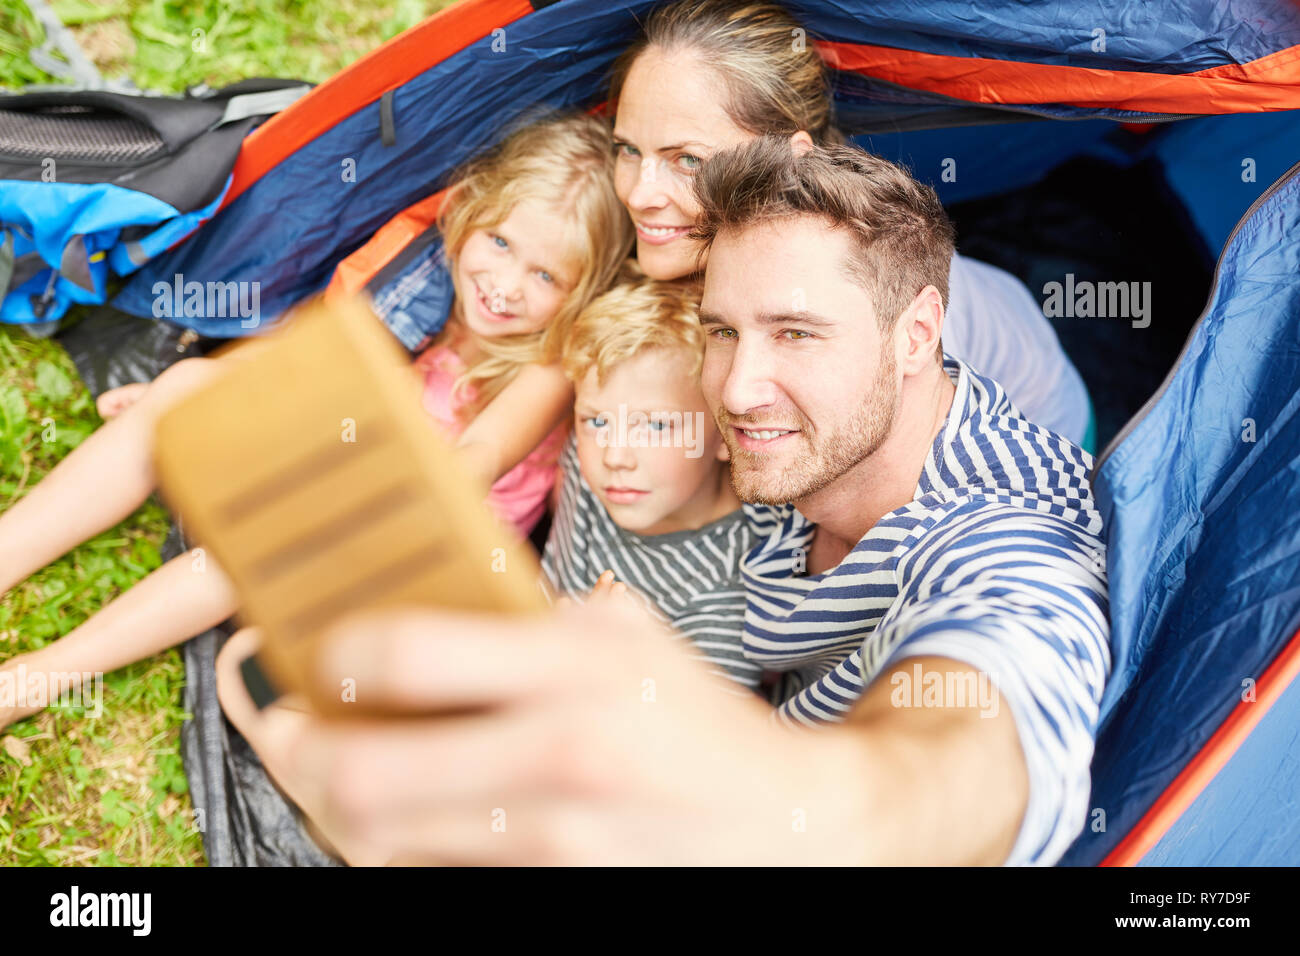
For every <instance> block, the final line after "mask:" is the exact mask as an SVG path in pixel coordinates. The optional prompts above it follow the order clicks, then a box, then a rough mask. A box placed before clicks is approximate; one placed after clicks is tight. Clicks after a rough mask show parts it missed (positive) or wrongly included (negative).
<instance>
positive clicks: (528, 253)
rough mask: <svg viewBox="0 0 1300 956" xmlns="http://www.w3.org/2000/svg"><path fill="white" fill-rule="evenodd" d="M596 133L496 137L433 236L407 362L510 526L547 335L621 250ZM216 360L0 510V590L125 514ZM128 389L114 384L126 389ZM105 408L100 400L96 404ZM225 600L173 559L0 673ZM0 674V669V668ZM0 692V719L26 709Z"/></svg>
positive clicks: (552, 387) (147, 485)
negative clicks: (431, 322) (436, 318)
mask: <svg viewBox="0 0 1300 956" xmlns="http://www.w3.org/2000/svg"><path fill="white" fill-rule="evenodd" d="M612 156H613V152H612V148H611V144H610V137H609V132H608V129H607V128H606V127H605V125H604V124H602V123H601V122H599V121H598V120H596V119H595V118H593V117H590V116H586V115H568V116H562V117H558V118H554V119H550V120H547V121H543V122H539V123H535V124H533V125H530V126H527V127H525V128H523V129H520V130H518V131H517V132H515V133H513V134H512V135H510V136H508V137H507V138H506V139H505V140H504V142H502V143H501V144H500V145H499V146H498V147H497V148H495V149H493V150H491V151H490V152H489V153H487V154H486V155H484V156H483V157H481V158H479V159H477V160H475V161H474V162H472V163H471V164H470V165H469V166H468V167H467V168H466V169H465V170H464V172H463V174H462V175H461V176H460V177H459V178H458V179H457V181H456V183H455V185H454V186H453V188H452V189H451V190H449V193H448V197H447V200H446V202H445V204H444V206H443V214H442V216H441V217H440V222H439V225H440V228H441V230H442V234H443V239H444V248H445V250H446V257H447V262H448V268H449V270H450V271H451V276H452V282H453V287H454V288H455V291H456V297H455V302H454V304H453V306H452V309H451V312H450V315H449V316H448V319H447V322H446V325H445V327H444V328H443V329H442V331H441V332H440V333H439V335H438V336H437V338H436V339H435V340H434V342H433V344H432V345H431V346H430V347H429V348H428V349H427V350H426V351H425V352H424V353H423V354H422V355H421V356H420V358H419V359H418V360H417V362H416V367H417V369H418V370H419V371H420V372H421V373H422V374H423V375H424V378H425V391H424V399H423V400H424V406H425V408H426V409H427V410H428V411H429V412H430V414H431V415H432V416H433V417H434V418H435V419H436V420H437V421H438V422H439V423H440V425H441V426H442V427H443V428H445V429H446V430H447V431H448V432H449V433H451V434H453V435H459V438H458V442H457V444H458V447H459V448H461V449H462V453H463V454H464V456H465V458H466V460H467V462H468V463H469V464H470V466H471V468H472V469H473V470H474V471H475V472H477V473H478V474H479V475H480V476H481V477H482V478H483V479H484V480H485V481H486V482H490V483H492V491H491V494H490V501H491V503H492V504H493V506H494V507H495V508H496V509H497V511H498V513H499V514H500V515H501V516H502V517H503V518H504V519H506V520H507V521H510V522H513V523H514V524H515V526H516V527H517V528H518V529H519V530H520V532H521V533H522V534H527V532H528V530H529V529H530V528H531V527H532V525H533V524H534V523H535V522H536V520H537V518H538V517H540V515H541V513H542V511H543V510H544V507H545V501H546V498H547V495H548V494H549V492H550V489H551V485H552V483H553V481H554V474H555V468H554V466H555V461H556V458H557V456H558V454H559V449H560V446H561V445H562V443H563V437H564V432H565V428H566V424H565V419H566V418H567V417H568V415H569V411H570V408H571V403H572V388H571V386H570V385H569V383H568V381H567V380H566V378H565V376H564V373H563V371H562V370H561V369H560V368H559V366H558V364H557V359H558V354H559V345H560V343H562V342H563V340H564V335H565V331H566V330H567V328H568V326H569V325H570V324H571V323H572V321H573V319H574V318H575V317H576V316H577V314H578V313H579V312H580V311H581V310H582V309H583V307H584V306H586V304H587V303H588V302H589V301H591V299H593V298H594V297H595V296H596V295H598V294H599V293H600V292H602V291H603V290H604V289H605V288H606V287H607V286H608V285H609V284H610V283H611V282H612V281H613V279H614V276H615V274H616V273H617V271H618V268H619V265H620V263H621V262H622V261H623V259H624V258H625V257H626V256H627V254H628V252H629V250H630V248H631V245H632V241H633V234H632V227H631V224H630V223H629V222H628V220H627V216H626V215H625V214H624V212H623V208H622V206H621V204H620V203H619V201H618V198H617V196H616V195H615V193H614V189H613V181H612ZM238 360H239V357H238V352H236V353H234V354H232V355H231V356H230V357H229V358H226V359H220V360H214V359H188V360H185V361H183V362H179V363H177V364H176V365H175V366H173V367H172V368H170V369H168V370H167V371H165V372H164V373H163V374H162V375H160V376H159V377H158V378H157V379H156V380H155V381H154V382H153V383H151V384H150V385H149V386H148V388H146V389H144V390H143V391H141V390H139V389H138V387H136V389H135V391H136V394H134V395H132V394H130V393H124V394H123V395H119V396H117V397H116V403H117V404H119V405H125V406H126V407H125V408H124V409H123V410H122V411H121V414H120V415H118V416H117V417H115V418H113V420H112V421H110V422H109V423H108V424H106V425H105V426H104V427H103V428H101V429H99V431H97V432H96V433H95V434H93V435H92V436H91V437H90V438H88V439H87V440H86V441H85V442H83V443H82V444H81V446H79V447H78V448H77V449H76V450H75V451H74V452H73V453H72V454H70V455H69V456H68V457H67V458H65V459H64V460H63V461H62V462H60V463H59V465H58V466H57V467H56V468H55V469H54V470H53V471H51V472H50V473H49V475H47V476H46V477H45V479H44V480H43V481H42V482H41V483H40V484H39V485H37V486H36V487H35V488H33V489H32V490H31V492H29V493H28V495H27V496H26V497H25V498H23V499H22V500H21V501H20V502H19V503H18V504H16V505H15V506H14V507H12V508H11V509H10V510H9V511H7V512H5V513H4V514H3V515H0V593H3V592H4V591H7V590H8V589H9V588H11V587H13V586H14V585H15V584H17V583H18V582H20V581H22V580H23V579H24V578H26V577H27V576H28V575H29V574H31V573H32V572H33V571H35V570H37V569H39V568H41V567H43V566H44V565H46V564H48V563H49V562H50V561H52V560H54V559H55V558H57V557H59V556H60V555H61V554H63V553H64V552H65V551H67V550H68V549H69V548H71V547H73V546H74V545H76V544H78V543H80V542H82V541H85V540H86V539H87V538H89V537H91V536H92V535H94V534H96V533H98V532H99V531H102V530H104V529H105V528H109V527H112V526H113V525H114V524H116V523H117V522H119V521H121V520H123V519H124V518H126V517H127V516H128V515H129V514H131V512H132V511H134V510H135V509H136V508H137V507H139V505H140V503H141V502H143V501H144V500H145V498H146V497H148V495H149V494H150V493H151V492H152V491H153V489H154V485H155V476H154V473H153V465H152V436H153V430H154V425H155V423H156V421H157V419H158V417H159V415H160V414H161V413H162V411H164V410H165V409H166V408H167V407H168V406H170V405H171V404H172V403H173V402H174V401H175V400H176V399H177V398H178V397H179V396H181V395H183V394H185V393H187V392H189V391H191V390H193V389H194V388H196V387H197V386H198V385H200V384H202V383H203V382H205V381H208V380H210V379H211V378H212V376H214V375H216V374H218V373H219V371H220V367H221V362H223V361H227V362H228V361H238ZM128 388H130V387H128ZM113 404H114V400H110V401H109V402H106V403H105V407H106V408H108V407H111V406H112V405H113ZM237 607H238V603H237V599H236V595H235V593H234V590H233V588H232V586H231V584H230V582H229V580H228V579H227V578H226V576H225V574H224V573H223V572H222V571H221V570H220V568H217V567H216V566H215V563H214V562H213V561H211V560H208V561H205V562H194V561H193V560H192V559H191V557H190V556H189V555H181V556H179V557H177V558H175V559H173V560H172V561H170V562H168V563H167V564H165V565H164V566H163V567H161V568H159V569H158V570H157V571H155V572H154V573H153V574H151V575H149V576H148V577H147V578H145V579H144V580H143V581H141V582H140V583H138V584H137V585H136V586H135V587H133V588H132V589H131V590H129V591H127V592H126V593H125V594H123V595H122V596H121V597H119V598H118V599H117V600H115V601H113V602H112V603H110V604H109V605H107V606H106V607H104V608H103V609H102V610H101V611H100V612H99V613H98V614H96V615H95V616H94V617H92V618H91V619H90V620H88V621H87V622H86V623H85V624H83V625H81V626H80V627H78V628H76V629H75V630H73V631H72V632H71V633H70V634H68V635H67V636H66V637H64V638H62V639H61V640H59V641H57V642H55V643H53V644H51V645H50V646H49V647H45V648H42V649H40V650H38V651H34V652H32V653H29V654H24V655H20V656H19V657H17V658H14V659H12V660H9V661H7V662H6V663H5V664H4V665H3V667H0V678H4V677H6V676H8V677H9V678H10V680H9V683H10V684H11V685H12V678H13V676H14V675H17V674H18V673H19V672H20V671H19V668H22V670H21V673H22V675H23V679H24V681H25V682H26V684H27V685H30V683H31V681H32V680H33V679H34V675H35V679H37V680H39V675H41V674H46V675H54V674H59V673H68V672H76V673H85V672H92V673H93V672H107V671H112V670H116V669H117V668H119V667H122V666H124V665H126V664H128V663H130V662H132V661H136V660H139V659H141V658H144V657H148V656H150V655H152V654H155V653H157V652H158V651H160V650H163V649H164V648H167V647H171V646H173V645H175V644H177V643H180V642H181V641H183V640H185V639H187V638H189V637H191V636H193V635H195V634H199V633H202V632H203V631H205V630H207V629H208V628H211V627H213V626H215V625H216V624H218V623H220V622H221V621H223V620H225V619H226V618H228V617H230V616H231V614H233V613H234V612H235V610H236V609H237ZM6 671H8V672H9V674H8V675H6V674H5V673H4V672H6ZM39 709H41V708H40V706H33V705H31V704H28V703H25V702H23V701H13V702H10V701H7V700H5V699H3V698H0V727H4V726H5V725H7V724H9V723H12V722H13V721H15V720H18V719H21V718H23V717H25V716H28V715H30V714H32V713H35V712H36V711H37V710H39Z"/></svg>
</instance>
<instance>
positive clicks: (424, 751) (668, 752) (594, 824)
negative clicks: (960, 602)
mask: <svg viewBox="0 0 1300 956" xmlns="http://www.w3.org/2000/svg"><path fill="white" fill-rule="evenodd" d="M330 644H331V646H332V651H331V652H330V653H327V654H326V660H324V661H323V662H322V667H321V671H320V675H319V680H320V684H321V689H322V692H331V691H330V690H329V689H330V688H335V689H337V688H338V687H339V686H340V684H341V682H342V681H351V682H354V683H353V686H355V700H356V704H357V707H358V711H359V712H358V720H357V721H355V722H353V721H346V720H345V721H339V720H329V721H326V720H319V721H315V722H313V723H309V724H307V725H305V726H304V728H303V729H302V731H301V736H300V739H298V740H296V741H293V742H290V743H289V744H288V745H287V746H286V747H285V752H287V753H291V754H294V755H295V757H296V760H297V762H296V764H295V765H294V766H293V767H292V768H291V772H293V773H295V774H298V775H300V776H301V778H302V779H301V781H300V782H301V786H298V785H297V784H296V785H295V788H294V792H301V793H308V794H311V795H312V799H311V800H310V801H308V802H309V803H310V804H311V806H305V807H304V809H305V810H306V811H307V812H308V814H309V815H311V816H313V817H316V818H317V819H318V821H319V822H321V823H322V824H323V825H324V826H323V828H324V829H325V830H326V832H331V833H336V834H339V835H341V836H345V837H346V838H347V840H348V842H349V843H352V844H356V845H364V846H366V847H369V848H371V849H372V852H369V853H368V859H371V860H384V859H390V860H393V861H402V862H423V863H477V864H503V863H504V864H513V863H544V864H589V863H591V864H600V863H621V864H687V865H690V864H815V865H838V864H864V863H866V864H870V863H980V862H987V863H997V862H1001V859H1002V857H1005V855H1006V852H1007V850H1008V848H1009V846H1010V844H1011V842H1012V841H1013V840H1014V838H1015V833H1016V827H1017V823H1018V820H1019V815H1020V813H1021V811H1022V808H1023V805H1024V801H1025V790H1026V784H1025V779H1024V768H1023V765H1022V764H1021V763H1018V760H1019V755H1018V744H1017V741H1016V736H1015V730H1014V726H1013V724H1012V721H1011V720H1010V715H1009V714H1006V715H999V716H997V717H993V718H981V717H980V715H979V712H978V711H971V710H962V712H960V713H958V712H952V711H948V710H946V709H938V708H932V707H931V708H924V707H922V708H901V707H893V706H891V704H890V701H889V691H890V690H891V687H890V685H889V684H888V682H887V680H885V681H881V682H877V684H876V685H873V687H872V689H871V690H870V691H869V692H868V694H867V696H866V697H865V698H864V699H863V701H862V703H861V704H860V706H859V707H858V708H857V709H856V710H855V711H854V713H853V716H852V719H851V720H850V721H849V722H848V723H847V724H845V725H843V726H839V727H834V728H826V729H823V730H815V731H807V732H791V731H788V730H783V729H781V728H780V727H779V726H776V725H774V724H773V722H772V720H771V716H770V710H769V709H768V708H766V707H764V706H763V705H761V704H760V703H759V702H758V701H757V700H756V699H755V700H746V699H741V698H738V697H736V696H734V695H731V694H728V693H723V692H721V691H720V689H719V688H718V686H717V683H716V681H717V678H714V677H713V676H712V675H710V674H709V673H708V672H707V670H706V669H705V668H703V667H702V666H700V665H699V663H698V662H697V661H695V660H694V659H692V658H691V657H689V656H688V655H687V654H686V653H684V652H683V651H682V650H681V649H680V648H679V647H678V646H676V644H675V642H673V641H671V640H670V639H668V638H667V637H666V636H665V635H664V634H663V633H662V632H660V631H658V629H657V627H656V626H655V625H654V624H653V622H651V621H650V620H649V619H648V618H645V617H644V616H642V615H639V614H638V612H636V611H635V610H634V609H631V608H628V607H626V606H625V605H623V606H620V604H619V602H605V603H604V604H603V605H602V603H601V602H593V603H592V604H589V605H587V606H585V607H581V608H571V609H567V610H566V611H564V612H561V613H560V614H557V615H555V616H554V617H551V618H548V619H545V620H540V621H530V622H529V623H528V624H527V625H526V626H524V625H521V623H520V622H519V621H517V620H509V619H505V618H500V617H485V616H470V615H463V614H451V613H438V612H428V611H412V612H406V613H401V614H388V615H382V616H371V617H367V618H363V619H356V620H354V621H352V622H350V623H349V624H347V625H346V626H344V627H343V628H341V629H340V630H339V631H338V632H337V634H336V638H335V639H334V640H333V641H331V642H330ZM938 663H941V664H943V665H945V666H946V665H947V664H948V662H947V661H939V662H938ZM912 664H913V662H912V661H905V662H904V663H903V664H901V665H900V667H911V666H912ZM955 666H956V667H957V668H963V667H964V665H960V664H958V665H955ZM367 705H370V706H373V707H375V708H376V709H380V708H382V709H384V710H387V711H392V710H395V709H404V710H408V711H410V712H411V714H412V715H413V717H412V719H408V720H400V721H382V722H381V721H373V720H366V719H364V715H363V714H362V713H360V711H361V709H362V708H365V707H366V706H367ZM419 714H424V715H427V716H425V717H424V718H423V719H419V718H416V717H415V716H414V715H419Z"/></svg>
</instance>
